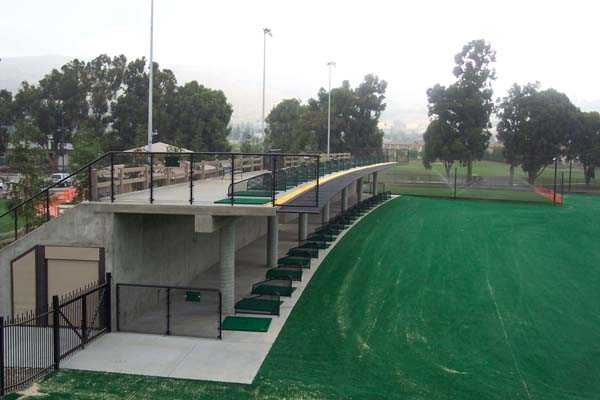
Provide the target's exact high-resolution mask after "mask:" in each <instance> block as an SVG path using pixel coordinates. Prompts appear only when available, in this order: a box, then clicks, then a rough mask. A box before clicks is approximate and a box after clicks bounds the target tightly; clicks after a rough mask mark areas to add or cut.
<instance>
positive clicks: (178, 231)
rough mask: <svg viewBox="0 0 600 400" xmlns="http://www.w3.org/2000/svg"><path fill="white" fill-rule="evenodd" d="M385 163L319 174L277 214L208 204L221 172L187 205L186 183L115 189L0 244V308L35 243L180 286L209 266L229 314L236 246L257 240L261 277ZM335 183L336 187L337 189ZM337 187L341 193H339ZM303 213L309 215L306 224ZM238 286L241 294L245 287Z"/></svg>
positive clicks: (268, 208)
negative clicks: (89, 250) (99, 253)
mask: <svg viewBox="0 0 600 400" xmlns="http://www.w3.org/2000/svg"><path fill="white" fill-rule="evenodd" d="M391 165H392V163H387V164H381V165H379V166H377V165H376V166H367V167H359V168H354V169H351V170H348V171H340V172H337V173H333V174H330V175H328V176H325V177H323V178H321V180H320V181H321V186H320V191H319V199H318V200H319V202H318V203H319V204H318V205H317V206H316V207H311V208H310V209H308V210H303V209H302V208H301V207H300V208H291V207H289V208H290V210H291V211H289V210H288V211H286V212H288V213H291V214H279V212H280V211H281V210H282V208H285V206H284V207H280V206H276V207H273V206H272V205H271V204H266V205H254V206H243V205H236V206H231V205H219V204H214V200H217V199H221V198H224V197H226V193H227V187H228V185H229V183H228V180H227V179H221V178H211V179H208V180H206V181H203V183H202V185H194V186H193V188H192V190H193V191H194V192H193V193H194V198H195V201H194V202H193V204H189V203H188V196H189V190H190V188H189V186H187V185H186V184H174V185H170V186H165V187H160V188H156V189H155V190H154V199H155V202H154V203H153V204H150V202H149V196H148V195H149V193H148V190H140V191H137V192H133V193H127V194H124V195H116V199H115V202H114V203H110V202H107V201H101V202H92V203H82V204H80V205H79V206H77V207H75V208H72V209H67V210H65V212H64V213H63V215H61V216H60V217H58V218H56V219H53V220H51V221H50V222H48V223H45V224H43V225H42V226H40V227H39V228H38V229H36V230H34V231H33V232H31V233H29V234H28V235H26V236H25V237H23V238H21V239H19V240H18V241H16V242H14V243H11V244H9V245H7V246H6V247H4V248H2V249H0V314H2V315H11V314H12V313H13V310H12V305H11V303H12V301H13V293H12V287H11V286H12V285H11V266H10V265H11V262H12V261H13V260H15V259H16V258H17V257H19V256H20V255H22V254H24V253H26V252H27V251H29V250H30V249H31V248H33V247H34V246H38V245H51V246H74V247H95V248H100V249H103V251H104V254H105V265H106V272H111V273H112V274H113V280H114V282H115V283H136V284H148V285H170V286H186V285H189V284H190V283H192V282H196V283H197V284H198V285H200V284H202V281H199V280H198V279H199V277H202V276H205V275H204V274H206V273H208V272H209V271H211V270H213V269H216V270H217V271H219V273H218V274H217V276H218V277H219V278H218V281H217V282H214V284H213V285H212V287H215V288H220V289H221V291H222V295H223V306H224V311H225V313H232V312H233V306H234V304H235V301H236V300H237V299H238V297H237V296H238V294H237V292H236V291H237V290H238V288H239V287H240V285H239V284H238V283H237V282H236V276H237V275H236V274H237V272H238V271H236V269H237V267H238V260H236V256H237V254H236V252H239V251H240V249H242V248H244V247H245V246H248V245H249V244H251V243H253V242H256V241H259V240H260V242H261V249H262V250H261V254H260V256H259V257H258V258H257V260H259V264H260V268H263V269H262V271H260V270H259V271H260V274H259V273H258V272H257V273H256V276H260V275H262V278H263V279H264V272H265V271H266V267H272V266H275V265H276V263H277V258H278V257H279V256H281V255H282V254H281V252H282V251H285V248H286V247H285V246H288V245H289V246H292V245H296V243H297V241H298V240H300V241H302V240H305V239H306V237H307V235H308V233H309V232H310V230H311V225H313V226H317V225H318V224H320V223H321V221H322V220H323V219H324V220H329V218H330V217H331V216H332V215H336V214H337V213H338V212H339V210H341V209H345V208H347V207H348V205H349V204H350V203H351V200H352V197H354V195H355V193H353V192H354V191H352V190H351V191H350V192H349V190H348V188H349V187H353V186H352V185H353V184H354V181H356V179H358V178H362V176H365V175H367V174H370V173H372V171H373V170H377V168H387V167H389V166H391ZM257 173H259V172H252V173H249V174H250V175H248V174H246V176H245V177H248V176H252V174H257ZM338 182H341V185H343V189H342V188H338ZM314 186H315V182H308V183H306V184H303V185H300V186H299V187H297V188H294V189H292V190H289V191H287V192H283V193H278V195H277V201H278V203H279V204H284V205H285V204H290V203H291V202H294V201H295V200H296V199H298V198H301V197H302V196H305V195H306V194H310V193H311V190H312V189H313V188H314ZM340 191H341V192H343V193H344V194H343V198H340ZM356 197H358V194H356ZM196 200H197V201H196ZM321 204H323V206H321ZM321 208H322V210H321ZM309 213H310V214H314V215H315V218H316V220H315V219H314V218H313V223H312V224H311V222H310V216H309ZM319 213H320V214H319ZM298 214H299V215H300V217H299V218H298V222H297V223H296V224H295V225H290V226H292V227H294V228H293V230H294V232H293V233H292V232H289V233H290V234H291V235H290V236H288V231H286V229H288V228H287V227H285V226H283V225H282V224H281V223H280V221H285V223H286V226H287V222H288V221H291V220H294V216H297V215H298ZM315 224H316V225H315ZM284 242H285V243H286V244H285V245H283V243H284ZM252 276H253V277H254V275H252ZM242 283H243V284H244V285H247V284H248V282H242ZM201 286H207V285H201ZM240 290H241V289H240ZM243 291H244V293H246V294H247V293H248V291H249V287H244V288H243ZM113 293H115V291H113ZM114 300H115V299H113V304H114V305H115V306H116V302H115V301H114ZM143 302H144V299H140V300H139V303H140V304H131V305H130V308H131V310H143V308H144V307H145V306H144V304H143ZM134 303H135V302H134ZM126 311H127V310H126ZM113 318H116V313H113ZM113 322H114V321H113ZM115 325H116V324H115Z"/></svg>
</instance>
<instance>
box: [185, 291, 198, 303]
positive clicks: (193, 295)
mask: <svg viewBox="0 0 600 400" xmlns="http://www.w3.org/2000/svg"><path fill="white" fill-rule="evenodd" d="M185 301H189V302H192V303H200V292H185Z"/></svg>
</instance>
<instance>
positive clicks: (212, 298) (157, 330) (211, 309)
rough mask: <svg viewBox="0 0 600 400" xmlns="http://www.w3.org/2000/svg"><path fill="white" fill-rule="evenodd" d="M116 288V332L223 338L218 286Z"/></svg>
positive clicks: (135, 285) (136, 286) (118, 286)
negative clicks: (207, 287)
mask: <svg viewBox="0 0 600 400" xmlns="http://www.w3.org/2000/svg"><path fill="white" fill-rule="evenodd" d="M116 290H117V293H116V296H117V297H116V300H117V331H121V332H135V333H150V334H156V335H174V336H192V337H202V338H218V339H221V338H222V331H221V320H222V299H221V292H220V291H219V290H217V289H205V288H193V287H179V286H161V285H139V284H122V283H119V284H117V286H116Z"/></svg>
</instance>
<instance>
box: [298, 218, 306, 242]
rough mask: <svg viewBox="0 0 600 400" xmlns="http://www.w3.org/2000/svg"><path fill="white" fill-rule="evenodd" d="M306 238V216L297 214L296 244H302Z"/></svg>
mask: <svg viewBox="0 0 600 400" xmlns="http://www.w3.org/2000/svg"><path fill="white" fill-rule="evenodd" d="M307 237H308V214H307V213H300V214H298V243H302V242H304V241H305V240H306V238H307Z"/></svg>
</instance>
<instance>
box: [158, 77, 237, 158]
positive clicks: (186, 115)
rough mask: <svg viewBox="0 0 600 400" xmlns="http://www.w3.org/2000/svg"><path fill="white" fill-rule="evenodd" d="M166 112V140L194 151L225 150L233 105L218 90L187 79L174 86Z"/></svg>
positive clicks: (227, 145)
mask: <svg viewBox="0 0 600 400" xmlns="http://www.w3.org/2000/svg"><path fill="white" fill-rule="evenodd" d="M169 114H170V115H171V116H172V121H171V127H170V128H169V129H168V130H167V131H168V132H172V134H173V136H171V137H167V138H168V139H169V140H172V141H174V143H175V144H176V145H178V146H181V147H186V148H189V149H191V150H194V151H229V149H230V146H229V142H228V141H227V137H228V135H229V133H230V128H229V123H230V121H231V115H232V114H233V108H232V107H231V104H229V103H228V102H227V97H226V96H225V94H224V93H223V92H222V91H220V90H213V89H209V88H206V87H204V86H202V85H200V84H199V83H198V82H196V81H191V82H188V83H186V84H185V85H183V86H180V87H179V88H177V91H176V93H175V94H174V96H173V103H172V107H170V111H169Z"/></svg>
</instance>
